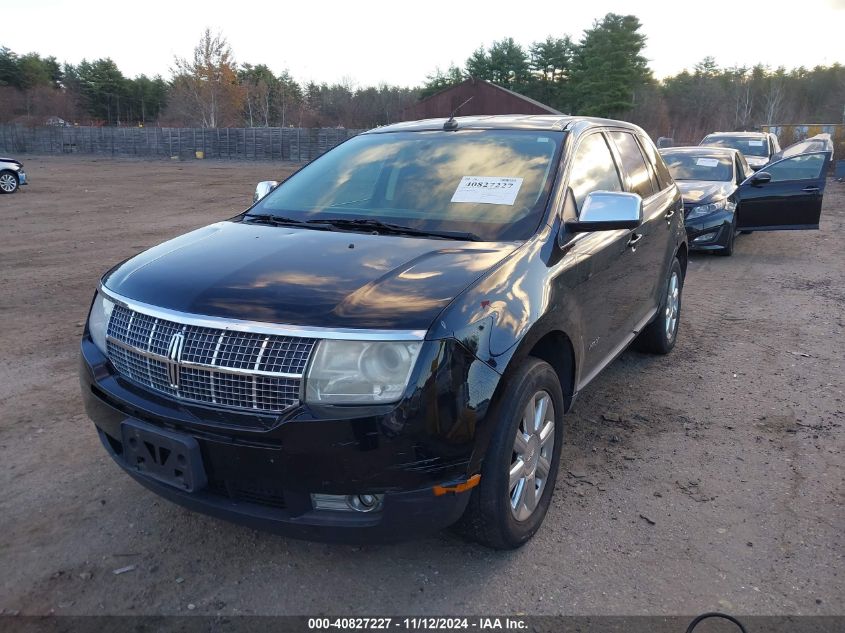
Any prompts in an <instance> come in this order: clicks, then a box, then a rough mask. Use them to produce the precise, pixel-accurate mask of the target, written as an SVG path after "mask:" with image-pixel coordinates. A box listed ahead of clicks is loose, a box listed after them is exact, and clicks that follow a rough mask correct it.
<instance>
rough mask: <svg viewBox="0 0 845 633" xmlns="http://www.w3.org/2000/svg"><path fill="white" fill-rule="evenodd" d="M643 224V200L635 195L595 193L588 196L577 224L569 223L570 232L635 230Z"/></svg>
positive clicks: (617, 192)
mask: <svg viewBox="0 0 845 633" xmlns="http://www.w3.org/2000/svg"><path fill="white" fill-rule="evenodd" d="M642 222H643V199H642V198H641V197H640V196H638V195H637V194H635V193H625V192H621V191H594V192H592V193H590V194H588V195H587V198H586V199H585V200H584V204H583V205H582V206H581V213H580V214H579V216H578V220H577V221H575V222H567V223H566V227H567V228H568V229H569V230H570V231H574V232H576V233H583V232H587V231H611V230H614V229H635V228H637V227H638V226H639V225H640V224H642Z"/></svg>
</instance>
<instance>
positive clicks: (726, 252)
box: [716, 224, 736, 257]
mask: <svg viewBox="0 0 845 633" xmlns="http://www.w3.org/2000/svg"><path fill="white" fill-rule="evenodd" d="M735 243H736V226H734V225H733V224H731V234H730V235H729V236H728V243H727V245H726V246H725V247H724V248H723V249H722V250H720V251H716V253H718V254H719V255H721V256H722V257H730V256H731V255H733V254H734V244H735Z"/></svg>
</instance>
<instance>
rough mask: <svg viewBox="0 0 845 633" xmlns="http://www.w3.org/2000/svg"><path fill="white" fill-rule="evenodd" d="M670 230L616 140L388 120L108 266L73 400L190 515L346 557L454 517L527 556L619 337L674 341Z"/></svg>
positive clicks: (626, 128) (640, 155) (654, 158)
mask: <svg viewBox="0 0 845 633" xmlns="http://www.w3.org/2000/svg"><path fill="white" fill-rule="evenodd" d="M270 189H271V187H270V186H268V185H267V184H266V183H265V184H263V187H262V192H265V191H267V190H270ZM682 216H683V214H682V204H681V195H680V193H679V191H678V188H677V187H676V186H675V184H674V183H673V181H672V179H671V176H670V175H669V172H668V170H667V168H666V166H665V165H664V163H663V160H662V159H661V158H660V156H659V155H658V153H657V151H656V150H655V147H654V145H653V144H652V143H651V141H650V140H649V139H648V138H647V136H646V135H645V134H644V133H643V131H642V130H641V129H639V128H638V127H636V126H633V125H630V124H627V123H621V122H618V121H610V120H601V119H588V118H582V117H560V116H509V117H477V118H475V117H465V118H458V119H449V120H447V121H444V120H443V119H440V120H429V121H419V122H412V123H402V124H397V125H391V126H388V127H383V128H379V129H376V130H373V131H371V132H368V133H365V134H361V135H360V136H357V137H355V138H353V139H351V140H349V141H347V142H346V143H343V144H342V145H340V146H338V147H337V148H335V149H333V150H331V151H330V152H328V153H327V154H325V155H323V156H322V157H320V158H319V159H317V160H315V161H314V162H312V163H311V164H309V165H307V166H305V167H304V168H303V169H301V170H300V171H298V172H297V173H295V174H294V175H293V176H291V177H290V178H289V179H288V180H286V181H285V182H284V183H282V184H281V185H278V186H277V187H273V188H272V189H271V190H270V193H268V194H267V195H266V196H264V197H261V198H260V199H259V200H258V201H257V202H256V203H255V204H254V205H253V206H252V207H251V208H250V209H249V210H247V211H246V212H244V213H242V214H241V215H238V216H236V217H234V218H232V219H230V220H227V221H224V222H218V223H216V224H212V225H211V226H208V227H205V228H202V229H199V230H196V231H193V232H191V233H188V234H187V235H183V236H181V237H177V238H176V239H173V240H171V241H169V242H166V243H164V244H162V245H160V246H157V247H155V248H152V249H150V250H149V251H146V252H145V253H142V254H140V255H138V256H136V257H133V258H132V259H129V260H127V261H126V262H124V263H122V264H120V265H118V266H116V267H115V268H113V269H112V270H111V271H109V272H108V273H106V275H105V276H104V277H103V279H102V281H101V284H100V287H99V290H98V291H97V294H96V296H95V298H94V301H93V305H92V307H91V314H90V318H89V321H88V325H87V328H86V330H85V334H84V337H83V339H82V367H81V382H82V391H83V393H84V396H85V402H86V408H87V411H88V414H89V415H90V417H91V418H92V419H93V420H94V423H95V424H96V426H97V429H98V432H99V435H100V438H101V440H102V443H103V445H104V446H105V448H106V450H107V451H108V452H109V454H110V455H111V456H112V457H113V458H114V459H115V461H117V463H118V464H119V465H120V466H122V467H123V468H124V469H125V470H126V471H127V472H128V473H129V474H130V475H132V476H133V477H134V478H135V479H137V480H138V481H139V482H140V483H142V484H143V485H145V486H147V487H148V488H150V489H152V490H153V491H155V492H156V493H158V494H160V495H162V496H164V497H167V498H168V499H171V500H172V501H175V502H177V503H180V504H183V505H185V506H187V507H189V508H192V509H195V510H200V511H203V512H207V513H210V514H213V515H215V516H219V517H223V518H226V519H232V520H235V521H240V522H244V523H247V524H250V525H253V526H255V527H260V528H267V529H273V530H277V531H279V532H282V533H285V534H289V535H292V536H297V537H302V538H309V539H324V540H343V541H362V540H370V541H372V540H375V541H389V540H398V539H405V538H410V537H412V536H415V535H419V534H424V533H426V532H432V531H436V530H438V529H441V528H443V527H445V526H448V525H451V524H455V523H457V524H458V526H459V527H460V529H461V530H462V531H463V532H464V533H466V534H468V535H470V536H471V537H473V538H475V539H477V540H479V541H481V542H483V543H486V544H488V545H490V546H493V547H499V548H511V547H517V546H519V545H521V544H522V543H524V542H525V541H527V540H528V539H529V538H530V537H531V536H532V535H533V534H534V532H535V531H536V530H537V529H538V527H539V526H540V523H541V522H542V520H543V517H544V516H545V514H546V510H547V508H548V506H549V501H550V498H551V496H552V492H553V489H554V483H555V479H556V477H557V472H558V462H559V459H560V449H561V444H562V441H563V430H564V424H565V422H564V412H565V411H566V410H567V409H568V408H569V407H571V406H572V402H573V400H574V399H575V397H576V395H577V394H578V392H579V391H580V390H581V389H583V388H584V387H585V386H586V385H587V384H588V383H589V382H590V381H591V380H592V379H593V378H594V377H595V376H596V375H597V374H598V373H599V372H600V371H601V370H602V369H603V368H604V367H605V366H606V365H607V364H608V363H610V362H611V361H612V360H613V359H614V358H616V357H617V356H618V355H619V354H620V353H621V352H622V351H623V350H624V349H625V348H626V347H628V345H629V344H630V343H632V342H634V341H636V342H637V344H638V346H639V347H640V348H642V349H643V350H647V351H651V352H655V353H659V354H665V353H667V352H669V351H670V350H671V349H672V347H673V345H674V343H675V339H676V336H677V332H678V320H679V315H680V308H681V289H682V286H683V279H684V271H685V269H686V262H687V245H686V241H685V240H686V238H685V231H684V225H683V217H682Z"/></svg>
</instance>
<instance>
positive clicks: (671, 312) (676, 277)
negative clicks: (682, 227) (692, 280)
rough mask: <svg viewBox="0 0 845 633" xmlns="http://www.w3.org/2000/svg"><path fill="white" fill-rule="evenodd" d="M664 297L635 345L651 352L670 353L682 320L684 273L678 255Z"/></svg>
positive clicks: (670, 270)
mask: <svg viewBox="0 0 845 633" xmlns="http://www.w3.org/2000/svg"><path fill="white" fill-rule="evenodd" d="M663 287H664V289H665V290H664V293H663V299H662V301H661V302H660V307H659V308H658V310H657V315H656V316H655V317H654V320H653V321H652V322H651V323H649V324H648V325H647V326H646V327H645V329H643V331H642V332H640V335H639V336H638V337H637V340H636V343H635V347H636V348H637V349H639V350H640V351H642V352H648V353H650V354H668V353H669V352H671V351H672V348H673V347H675V341H676V340H677V338H678V327H679V326H680V322H681V293H682V292H683V289H684V273H683V270H681V262H679V261H678V258H677V257H676V258H675V259H674V260H673V261H672V266H671V267H670V268H669V276H668V279H667V280H666V285H665V286H663Z"/></svg>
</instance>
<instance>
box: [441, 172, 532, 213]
mask: <svg viewBox="0 0 845 633" xmlns="http://www.w3.org/2000/svg"><path fill="white" fill-rule="evenodd" d="M520 187H522V178H498V177H492V176H464V177H463V178H461V182H460V183H458V188H457V189H455V194H454V195H453V196H452V202H475V203H481V204H507V205H511V206H512V205H513V203H514V202H515V201H516V196H517V194H518V193H519V188H520Z"/></svg>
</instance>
